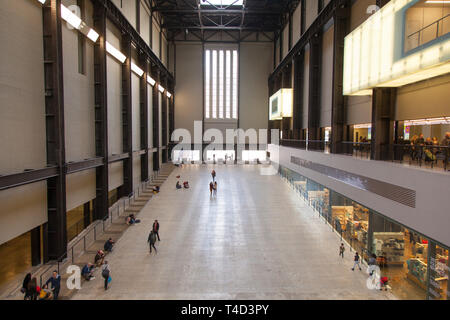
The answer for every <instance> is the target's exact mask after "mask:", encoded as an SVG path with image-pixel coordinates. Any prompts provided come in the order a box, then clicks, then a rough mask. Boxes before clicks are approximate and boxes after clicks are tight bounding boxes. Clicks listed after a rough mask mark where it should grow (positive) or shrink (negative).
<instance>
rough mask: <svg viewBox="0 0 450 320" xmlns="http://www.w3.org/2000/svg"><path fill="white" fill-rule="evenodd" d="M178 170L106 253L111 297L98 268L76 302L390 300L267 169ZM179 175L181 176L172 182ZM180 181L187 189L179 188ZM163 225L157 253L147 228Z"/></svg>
mask: <svg viewBox="0 0 450 320" xmlns="http://www.w3.org/2000/svg"><path fill="white" fill-rule="evenodd" d="M212 167H213V166H212V165H208V166H207V165H189V166H184V167H183V168H182V169H180V168H177V169H176V170H174V171H173V172H172V174H171V175H170V177H169V178H168V180H167V181H166V182H165V183H164V184H163V186H162V188H161V192H160V193H159V194H158V195H156V196H155V197H154V198H153V199H152V201H151V202H150V203H148V204H147V206H146V207H144V209H143V211H142V212H141V213H140V214H139V218H140V219H141V220H142V222H141V223H139V224H137V225H135V226H131V227H130V228H129V229H128V230H127V231H126V232H125V234H124V235H123V236H122V237H121V238H120V239H119V240H118V242H117V244H116V246H115V248H114V251H113V252H112V253H111V254H110V255H108V257H107V260H108V261H109V265H110V269H111V276H112V282H111V284H110V288H109V289H108V290H107V291H104V289H103V279H102V278H101V274H100V271H99V270H96V271H95V276H96V279H95V280H93V281H90V282H84V283H83V286H82V289H81V290H80V291H79V292H77V293H76V294H75V295H74V297H73V299H393V298H394V297H393V296H392V294H390V293H389V292H388V293H386V292H384V291H383V292H380V291H376V290H369V289H367V287H366V279H367V275H366V273H365V268H364V267H363V271H359V270H358V271H354V272H352V271H351V266H352V258H353V252H352V253H350V251H349V248H348V247H347V250H346V257H345V259H342V258H339V257H338V246H339V239H338V237H337V235H336V234H335V233H334V232H332V231H331V230H330V228H329V226H327V225H326V224H324V223H323V220H319V219H318V217H317V215H314V214H312V213H311V210H310V209H309V207H307V206H306V204H305V203H304V202H303V201H302V200H301V199H300V198H299V197H298V195H297V194H295V192H294V191H293V190H292V189H291V188H290V187H289V186H288V185H287V184H286V183H285V182H284V181H283V180H282V179H281V178H280V177H279V176H278V175H273V176H264V175H260V174H259V170H260V168H261V167H262V166H257V165H240V166H237V165H218V166H215V170H216V171H217V181H218V194H217V197H216V198H211V197H210V194H209V182H210V181H211V176H210V171H211V169H212ZM177 175H181V178H180V179H177V178H176V176H177ZM177 180H180V181H181V182H182V181H186V180H188V181H189V183H190V185H191V188H190V189H187V190H185V189H182V190H176V188H175V183H176V181H177ZM154 219H158V220H159V222H160V224H161V228H160V236H161V242H158V243H157V249H158V253H157V254H156V255H155V253H154V252H153V253H152V254H151V255H150V254H149V250H148V245H147V242H146V241H147V236H148V232H149V230H150V229H151V225H152V223H153V221H154Z"/></svg>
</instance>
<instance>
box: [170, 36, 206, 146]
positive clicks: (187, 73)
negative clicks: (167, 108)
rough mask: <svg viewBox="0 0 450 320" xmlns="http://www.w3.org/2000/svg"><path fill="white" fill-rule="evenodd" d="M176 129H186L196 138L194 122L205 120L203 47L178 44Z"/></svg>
mask: <svg viewBox="0 0 450 320" xmlns="http://www.w3.org/2000/svg"><path fill="white" fill-rule="evenodd" d="M176 46H177V55H176V56H177V57H176V59H177V60H176V64H177V72H176V79H175V82H176V84H177V85H176V87H175V95H176V103H175V128H185V129H187V130H189V131H190V132H191V135H192V139H193V137H194V121H195V120H198V121H202V119H203V73H202V72H203V70H202V69H203V67H202V45H201V44H200V43H198V44H190V43H181V42H180V43H177V44H176Z"/></svg>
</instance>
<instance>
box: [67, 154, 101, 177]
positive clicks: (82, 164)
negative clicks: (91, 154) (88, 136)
mask: <svg viewBox="0 0 450 320" xmlns="http://www.w3.org/2000/svg"><path fill="white" fill-rule="evenodd" d="M104 164H105V161H104V159H103V158H102V157H97V158H92V159H85V160H82V161H75V162H69V163H67V164H66V165H65V166H66V174H71V173H75V172H79V171H84V170H89V169H93V168H99V167H102V166H103V165H104Z"/></svg>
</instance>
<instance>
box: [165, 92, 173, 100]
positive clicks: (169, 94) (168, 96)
mask: <svg viewBox="0 0 450 320" xmlns="http://www.w3.org/2000/svg"><path fill="white" fill-rule="evenodd" d="M166 96H167V98H169V99H170V97H171V96H172V94H171V93H170V92H169V91H166Z"/></svg>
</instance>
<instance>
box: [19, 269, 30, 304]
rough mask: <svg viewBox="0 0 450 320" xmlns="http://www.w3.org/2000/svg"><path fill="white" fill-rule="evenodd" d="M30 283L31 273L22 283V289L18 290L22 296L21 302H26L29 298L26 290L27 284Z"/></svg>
mask: <svg viewBox="0 0 450 320" xmlns="http://www.w3.org/2000/svg"><path fill="white" fill-rule="evenodd" d="M30 281H31V273H27V275H26V276H25V279H23V282H22V289H21V290H20V291H21V292H22V293H23V294H25V295H24V297H23V300H28V299H29V298H30V297H31V294H30V292H29V290H28V284H29V283H30Z"/></svg>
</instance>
